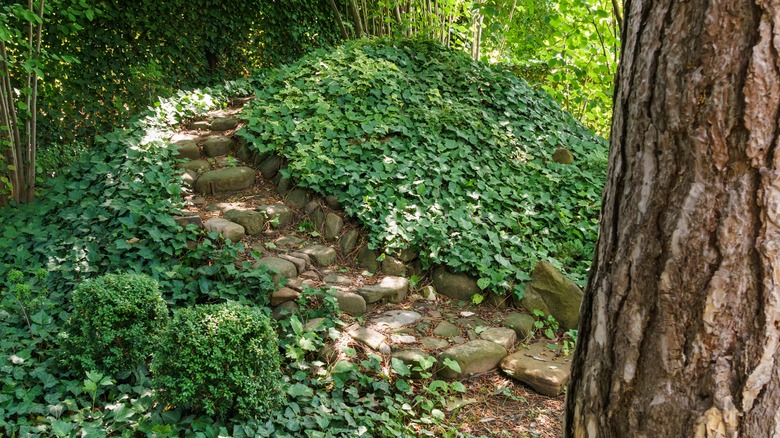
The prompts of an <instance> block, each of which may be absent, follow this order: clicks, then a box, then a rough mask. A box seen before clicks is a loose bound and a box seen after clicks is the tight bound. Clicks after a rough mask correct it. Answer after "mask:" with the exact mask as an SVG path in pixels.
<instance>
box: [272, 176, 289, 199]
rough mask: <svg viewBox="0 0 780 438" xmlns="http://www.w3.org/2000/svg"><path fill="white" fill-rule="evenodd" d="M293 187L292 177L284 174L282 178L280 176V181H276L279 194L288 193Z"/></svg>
mask: <svg viewBox="0 0 780 438" xmlns="http://www.w3.org/2000/svg"><path fill="white" fill-rule="evenodd" d="M292 188H293V182H292V179H290V178H289V177H286V176H284V175H282V176H281V178H279V182H277V183H276V193H277V194H279V195H284V194H286V193H287V192H289V191H290V189H292Z"/></svg>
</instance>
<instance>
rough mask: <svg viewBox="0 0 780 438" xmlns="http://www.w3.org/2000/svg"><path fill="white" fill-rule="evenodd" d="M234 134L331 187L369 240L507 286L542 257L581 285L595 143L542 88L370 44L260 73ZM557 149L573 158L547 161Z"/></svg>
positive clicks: (432, 51)
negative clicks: (568, 161) (253, 96)
mask: <svg viewBox="0 0 780 438" xmlns="http://www.w3.org/2000/svg"><path fill="white" fill-rule="evenodd" d="M258 83H260V84H262V86H261V87H260V88H258V89H257V91H256V95H257V99H256V100H255V101H254V102H253V103H252V104H251V106H250V107H248V108H247V109H246V110H245V112H244V116H245V117H246V118H247V119H248V121H249V124H248V128H247V129H246V130H244V131H243V133H242V135H243V136H244V137H246V139H247V140H248V141H249V142H251V143H253V144H254V147H255V148H257V149H258V150H259V151H261V152H265V151H273V152H277V153H279V154H281V155H284V156H285V157H286V158H287V160H288V162H289V167H288V168H287V169H286V171H285V172H286V173H287V174H288V175H291V176H293V177H294V178H295V179H296V180H297V181H298V182H299V184H301V185H303V186H305V187H309V188H311V189H313V190H315V191H317V192H321V193H326V194H333V195H337V196H338V197H339V201H340V202H341V203H342V205H344V208H345V210H346V212H347V213H348V214H351V215H354V216H355V217H357V218H358V219H360V221H362V222H363V224H364V225H365V226H366V227H367V228H368V229H369V230H370V235H371V244H372V245H373V246H374V247H375V248H379V249H381V250H385V249H394V248H403V247H407V246H408V247H411V248H413V249H414V250H417V251H419V253H420V255H421V258H422V260H423V262H424V263H428V264H430V263H443V264H446V265H448V266H450V267H451V268H452V269H454V270H456V271H467V272H470V273H472V274H475V275H476V276H477V277H479V278H480V279H481V282H480V284H481V285H483V286H485V287H488V286H490V288H491V289H494V290H496V291H506V290H509V289H512V288H514V287H516V286H517V285H519V284H520V282H522V281H524V280H526V279H527V278H528V275H527V272H528V271H530V269H531V267H532V266H533V264H534V262H535V261H537V260H547V259H552V260H554V261H555V263H557V264H558V265H559V267H563V268H564V269H565V270H566V271H567V272H568V273H569V274H570V275H571V276H572V277H573V278H574V279H575V280H576V281H578V282H580V283H582V282H583V281H584V279H585V276H586V270H587V268H588V266H589V264H590V260H591V255H592V251H593V243H594V241H595V237H596V229H597V218H598V210H599V204H600V192H599V189H598V187H601V186H602V185H603V179H604V174H605V168H606V145H605V142H604V140H603V139H601V138H598V137H596V136H594V135H593V134H591V133H590V132H588V131H587V130H586V129H585V128H583V127H582V125H580V124H579V123H578V122H576V121H575V120H574V119H573V118H572V117H571V115H569V114H568V113H566V112H564V111H562V110H561V109H560V108H559V107H558V105H557V104H555V103H554V102H553V100H552V99H551V98H550V97H549V96H548V95H547V94H546V93H544V92H540V91H535V90H533V89H531V88H530V87H529V86H528V85H527V84H526V83H525V82H524V81H523V80H522V79H519V78H517V77H516V76H514V75H513V74H511V73H509V72H507V71H504V70H501V69H498V68H493V67H490V66H487V65H485V64H481V63H478V62H474V61H471V60H470V59H469V58H467V57H466V56H465V55H463V54H461V53H458V52H455V51H452V50H449V49H445V48H443V47H441V46H440V45H438V44H436V43H432V42H425V41H418V40H400V41H392V40H373V41H368V42H367V41H357V42H351V43H348V44H345V45H344V46H343V47H340V48H338V49H337V50H333V51H330V52H324V51H323V52H318V53H317V54H316V55H313V56H309V57H306V58H304V59H303V60H301V61H300V62H297V63H295V64H293V65H291V66H289V67H285V68H282V69H279V70H276V71H273V72H270V73H268V76H267V77H265V78H264V79H263V80H262V81H258ZM559 147H566V148H568V149H569V150H570V151H571V152H572V153H573V154H574V156H575V157H576V161H575V164H574V165H561V164H557V163H555V162H553V161H552V160H551V156H552V154H553V153H554V152H555V150H556V149H557V148H559Z"/></svg>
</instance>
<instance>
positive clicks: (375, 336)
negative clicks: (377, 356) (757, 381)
mask: <svg viewBox="0 0 780 438" xmlns="http://www.w3.org/2000/svg"><path fill="white" fill-rule="evenodd" d="M348 334H349V336H351V337H352V339H354V340H356V341H358V342H360V343H361V344H363V345H365V346H367V347H369V348H371V349H372V350H374V351H380V350H389V348H390V347H389V346H388V345H387V343H386V340H387V339H386V338H385V336H384V335H383V334H381V333H379V332H378V331H376V330H373V329H370V328H366V327H358V328H356V329H354V330H350V331H349V333H348ZM385 347H386V348H385ZM388 353H389V351H388Z"/></svg>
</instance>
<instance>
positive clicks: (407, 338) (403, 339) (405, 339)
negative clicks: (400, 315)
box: [390, 335, 417, 344]
mask: <svg viewBox="0 0 780 438" xmlns="http://www.w3.org/2000/svg"><path fill="white" fill-rule="evenodd" d="M390 340H391V341H392V342H393V343H394V344H416V343H417V338H415V337H414V336H412V335H391V336H390Z"/></svg>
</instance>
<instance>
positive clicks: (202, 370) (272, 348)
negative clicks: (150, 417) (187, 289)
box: [152, 302, 283, 418]
mask: <svg viewBox="0 0 780 438" xmlns="http://www.w3.org/2000/svg"><path fill="white" fill-rule="evenodd" d="M280 363H281V359H280V357H279V346H278V342H277V338H276V333H275V332H274V331H273V329H272V328H271V325H270V322H269V319H268V316H267V315H265V314H264V313H263V312H262V311H260V310H259V309H257V308H254V307H249V306H245V305H241V304H238V303H234V302H229V303H227V304H209V305H201V306H195V307H191V308H183V309H181V310H179V311H178V312H177V313H176V315H175V317H174V320H173V323H172V324H171V325H170V327H169V329H168V330H167V331H166V332H165V335H164V336H163V339H162V342H161V343H160V346H159V348H158V350H157V351H156V352H155V356H154V361H153V362H152V374H153V380H152V386H153V387H154V388H155V389H156V393H155V396H156V398H157V399H158V401H160V402H161V403H163V404H164V405H173V406H178V407H182V408H185V409H188V410H191V411H195V412H205V413H206V414H208V415H216V416H219V417H221V418H227V417H230V416H232V415H233V414H236V413H237V414H239V415H241V416H245V417H267V416H270V415H271V414H273V413H274V411H275V410H276V409H277V408H279V407H280V406H281V404H282V401H283V396H282V390H281V371H280Z"/></svg>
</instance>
